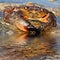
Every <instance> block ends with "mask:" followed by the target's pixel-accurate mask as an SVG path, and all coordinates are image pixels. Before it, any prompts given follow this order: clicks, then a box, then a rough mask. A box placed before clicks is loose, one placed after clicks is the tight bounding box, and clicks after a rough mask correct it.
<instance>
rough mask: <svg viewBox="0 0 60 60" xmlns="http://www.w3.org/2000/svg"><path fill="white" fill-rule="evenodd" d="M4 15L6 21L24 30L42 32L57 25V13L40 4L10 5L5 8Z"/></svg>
mask: <svg viewBox="0 0 60 60" xmlns="http://www.w3.org/2000/svg"><path fill="white" fill-rule="evenodd" d="M3 17H4V20H5V22H7V23H9V24H13V25H15V26H16V27H17V28H18V29H20V30H22V31H24V32H29V31H36V32H40V31H44V30H48V28H49V29H52V28H54V27H56V17H55V15H54V14H53V13H52V12H50V11H48V10H47V9H45V8H42V7H39V6H30V5H28V6H26V5H21V6H19V7H17V6H14V7H12V6H8V7H6V8H5V9H4V10H3Z"/></svg>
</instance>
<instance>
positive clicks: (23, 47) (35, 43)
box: [2, 34, 56, 60]
mask: <svg viewBox="0 0 60 60" xmlns="http://www.w3.org/2000/svg"><path fill="white" fill-rule="evenodd" d="M55 44H56V40H55V39H54V37H53V35H51V34H45V35H43V36H41V35H39V36H34V37H32V36H31V35H29V34H21V35H20V34H14V35H13V36H11V37H10V38H9V40H8V41H6V42H5V43H4V44H2V45H3V46H2V48H3V50H4V52H5V53H4V54H3V56H5V57H9V59H10V58H12V60H13V59H20V58H34V57H38V56H46V55H49V56H53V55H54V54H55V51H56V50H55V49H54V48H55Z"/></svg>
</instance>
